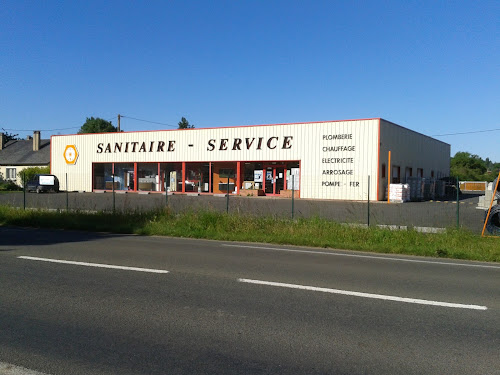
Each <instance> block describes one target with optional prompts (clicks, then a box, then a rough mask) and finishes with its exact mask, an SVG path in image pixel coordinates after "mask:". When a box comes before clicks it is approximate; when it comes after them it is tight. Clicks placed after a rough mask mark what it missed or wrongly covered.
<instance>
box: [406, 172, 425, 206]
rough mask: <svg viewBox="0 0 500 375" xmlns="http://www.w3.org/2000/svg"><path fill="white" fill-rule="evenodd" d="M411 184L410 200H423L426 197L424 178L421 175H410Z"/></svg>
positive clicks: (409, 182)
mask: <svg viewBox="0 0 500 375" xmlns="http://www.w3.org/2000/svg"><path fill="white" fill-rule="evenodd" d="M407 181H408V185H410V200H412V201H421V200H423V199H424V179H423V178H421V177H408V178H407Z"/></svg>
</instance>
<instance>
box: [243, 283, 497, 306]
mask: <svg viewBox="0 0 500 375" xmlns="http://www.w3.org/2000/svg"><path fill="white" fill-rule="evenodd" d="M238 281H239V282H241V283H248V284H258V285H269V286H279V287H282V288H291V289H301V290H310V291H313V292H323V293H332V294H342V295H345V296H354V297H364V298H373V299H381V300H386V301H396V302H405V303H416V304H419V305H431V306H441V307H454V308H458V309H470V310H487V309H488V308H487V307H486V306H478V305H464V304H461V303H450V302H439V301H428V300H425V299H416V298H405V297H396V296H386V295H383V294H371V293H361V292H351V291H348V290H340V289H330V288H319V287H315V286H306V285H297V284H286V283H276V282H273V281H262V280H251V279H238Z"/></svg>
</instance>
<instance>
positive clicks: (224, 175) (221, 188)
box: [212, 163, 236, 194]
mask: <svg viewBox="0 0 500 375" xmlns="http://www.w3.org/2000/svg"><path fill="white" fill-rule="evenodd" d="M228 182H229V184H228ZM228 187H229V193H233V192H234V191H235V188H236V163H212V192H213V193H215V194H218V193H219V194H220V193H227V191H228Z"/></svg>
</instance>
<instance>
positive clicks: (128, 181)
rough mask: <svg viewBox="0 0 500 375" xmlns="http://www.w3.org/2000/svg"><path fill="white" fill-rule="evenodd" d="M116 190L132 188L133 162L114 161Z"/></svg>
mask: <svg viewBox="0 0 500 375" xmlns="http://www.w3.org/2000/svg"><path fill="white" fill-rule="evenodd" d="M115 186H117V187H116V190H134V163H115Z"/></svg>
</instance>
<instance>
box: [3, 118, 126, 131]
mask: <svg viewBox="0 0 500 375" xmlns="http://www.w3.org/2000/svg"><path fill="white" fill-rule="evenodd" d="M115 119H116V117H112V118H110V119H108V120H105V121H108V122H111V121H112V120H115ZM81 127H82V125H78V126H72V127H70V128H58V129H13V128H1V129H2V130H9V131H15V132H34V131H37V130H43V131H44V132H50V131H59V130H70V129H80V128H81Z"/></svg>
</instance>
